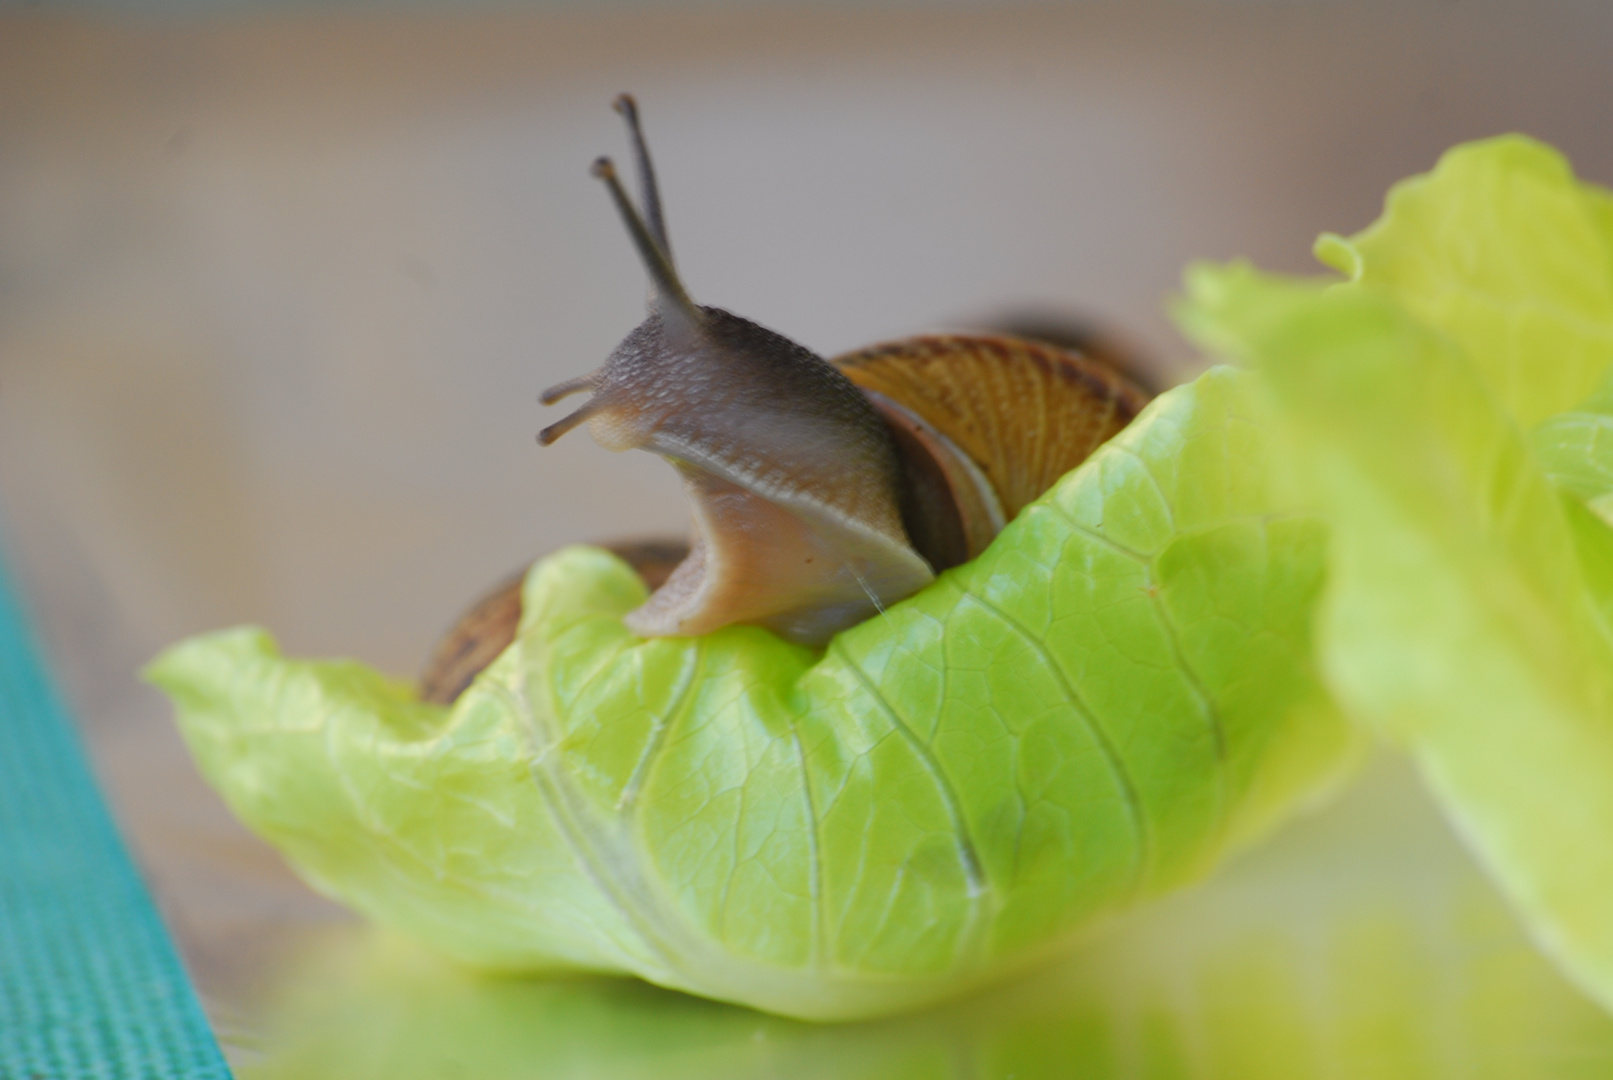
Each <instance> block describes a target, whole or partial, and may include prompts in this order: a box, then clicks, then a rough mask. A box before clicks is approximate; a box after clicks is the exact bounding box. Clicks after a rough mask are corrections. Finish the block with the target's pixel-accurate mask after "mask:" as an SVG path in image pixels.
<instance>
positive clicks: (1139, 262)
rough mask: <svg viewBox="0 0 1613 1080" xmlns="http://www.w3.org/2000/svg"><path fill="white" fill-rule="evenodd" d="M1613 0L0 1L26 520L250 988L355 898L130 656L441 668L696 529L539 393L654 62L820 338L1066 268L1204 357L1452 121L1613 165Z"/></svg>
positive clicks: (6, 352) (181, 915)
mask: <svg viewBox="0 0 1613 1080" xmlns="http://www.w3.org/2000/svg"><path fill="white" fill-rule="evenodd" d="M1610 52H1613V7H1610V6H1608V5H1603V4H1598V3H1594V2H1591V0H1586V2H1583V3H1569V2H1554V3H1531V4H1525V3H1513V4H1482V3H1476V2H1473V0H1451V2H1443V3H1419V4H1393V5H1390V4H1375V5H1345V4H1336V3H1323V2H1313V3H1253V2H1249V3H1232V2H1226V3H1213V2H1206V0H1200V2H1187V0H1183V2H1178V3H1149V4H1141V5H1128V4H1119V3H1114V4H1098V3H1094V4H1071V5H1064V6H1025V7H1020V6H1015V7H998V6H984V5H981V6H978V7H977V6H971V5H966V4H960V5H955V6H948V7H946V8H935V9H931V8H928V7H925V6H920V5H913V6H905V7H893V8H888V9H882V10H880V11H877V12H860V11H856V10H853V9H852V8H850V7H835V8H827V9H823V10H815V9H811V8H807V7H790V6H782V5H781V6H777V7H766V6H744V7H735V8H731V9H721V8H705V7H700V8H695V7H690V8H680V9H675V10H669V9H659V8H658V9H650V8H635V7H632V6H621V7H612V8H611V9H609V10H608V11H605V12H603V13H600V12H590V11H588V10H584V9H582V8H580V7H572V8H564V7H557V8H552V9H547V10H544V11H534V12H524V13H523V12H520V11H514V10H509V9H496V8H492V9H480V10H476V11H471V12H455V11H450V10H442V9H437V10H427V11H415V12H414V13H412V14H409V15H388V14H385V13H383V12H382V11H379V10H373V9H371V10H361V9H350V10H346V11H345V12H343V13H317V12H313V11H297V10H295V9H290V8H287V9H277V8H268V9H262V10H258V11H257V12H255V13H253V14H250V15H238V16H235V17H233V18H228V19H225V18H213V19H207V18H190V19H188V20H171V21H162V20H155V19H146V20H141V19H136V18H122V19H114V18H111V17H101V18H98V19H92V18H89V17H85V16H76V17H75V16H71V15H62V14H57V13H53V12H52V11H51V9H50V8H49V7H48V6H47V7H44V8H41V9H38V10H31V11H9V12H8V11H4V10H0V538H3V540H4V546H5V550H6V552H7V555H8V557H9V561H10V563H11V565H12V568H13V572H14V574H15V576H17V577H18V578H19V579H20V581H21V584H22V586H23V588H24V590H25V592H26V593H27V595H28V597H29V599H30V600H31V602H32V603H33V605H34V608H35V611H36V614H37V617H38V620H39V622H40V624H41V627H42V629H43V631H44V634H45V637H46V640H47V643H48V646H49V648H50V650H51V653H52V656H53V658H54V660H55V661H56V663H57V666H58V668H59V670H60V671H61V672H62V674H63V677H64V679H65V681H66V684H67V686H68V689H69V692H70V694H71V695H72V697H73V699H74V701H75V703H76V704H77V705H78V706H79V709H80V712H81V715H82V716H83V718H84V720H85V722H86V725H87V729H88V730H89V732H90V735H91V742H92V747H93V749H94V750H95V752H96V756H97V762H98V764H99V766H100V768H101V770H102V773H103V775H104V776H105V777H106V778H107V781H108V784H109V787H110V789H111V790H112V793H113V796H114V799H115V801H116V802H117V804H118V807H119V809H120V812H121V813H122V814H123V817H124V821H125V823H126V827H127V830H128V832H129V833H130V836H131V839H132V840H133V842H134V844H135V846H136V848H137V849H138V851H139V854H140V857H141V859H142V861H143V862H144V864H145V866H146V867H147V870H148V873H149V874H150V876H151V878H152V880H153V882H154V884H155V886H156V888H157V891H158V893H159V895H160V897H161V899H162V900H163V902H164V904H165V906H166V908H167V910H168V911H169V913H170V916H171V919H172V920H173V922H174V923H175V925H176V928H177V930H178V932H179V934H180V936H181V939H182V942H183V944H184V946H185V949H186V953H187V958H188V959H189V961H190V963H191V965H192V967H193V970H194V971H195V972H196V974H197V976H198V979H199V981H200V983H201V985H202V989H203V991H204V994H206V995H207V998H208V1002H209V1006H210V1008H211V1009H212V1010H213V1013H214V1015H215V1018H217V1019H219V1021H220V1023H221V1024H223V1025H224V1026H225V1027H226V1028H228V1026H229V1025H230V1024H231V1023H232V1022H234V1021H233V1019H232V1018H233V1016H234V1014H233V1013H232V1009H234V1008H235V1003H236V1002H237V1001H239V1000H240V999H241V995H242V994H243V993H244V988H245V987H247V986H248V985H249V984H250V983H251V982H252V981H253V978H254V975H255V973H256V972H257V971H258V970H260V968H261V966H262V964H263V963H264V961H265V958H266V957H267V956H268V954H270V953H272V952H273V951H274V949H275V948H276V947H277V942H279V941H280V940H281V938H282V936H283V935H284V934H285V933H286V932H287V928H288V927H295V926H297V925H299V924H302V923H307V922H319V921H322V920H325V919H329V918H335V917H337V916H336V915H335V914H334V911H333V909H331V908H330V907H328V906H327V905H324V904H323V903H322V902H319V901H316V900H314V899H313V898H312V897H311V896H309V894H307V893H306V892H305V891H303V890H302V889H301V888H300V886H297V885H296V884H295V883H294V882H293V881H291V879H290V878H289V876H288V875H287V874H286V873H285V872H284V871H283V870H282V869H281V868H280V867H279V864H278V863H277V862H276V861H275V860H274V859H273V857H272V856H269V855H267V854H266V853H265V851H264V850H263V849H261V848H260V847H258V846H256V845H255V844H254V843H252V842H251V841H250V840H249V838H247V837H245V836H244V834H243V833H241V832H240V831H239V830H238V829H237V828H236V827H235V826H234V825H233V824H232V823H231V822H230V821H229V819H228V818H227V817H226V816H225V815H224V812H223V810H222V808H221V807H220V806H219V805H218V803H217V802H216V801H215V800H214V799H213V798H212V797H211V795H210V794H208V793H207V792H206V791H205V790H204V789H203V788H202V787H201V785H200V782H199V781H198V780H197V779H196V778H195V777H194V774H193V773H192V771H191V770H190V767H189V764H188V762H187V761H186V760H185V758H184V756H183V753H182V751H181V750H180V748H179V747H178V744H177V740H176V739H175V737H174V736H173V734H172V733H171V731H170V729H169V726H168V717H167V712H166V709H165V707H164V706H163V704H162V702H161V701H160V700H159V699H158V698H157V696H156V695H155V694H154V693H153V692H152V691H149V690H147V689H146V688H144V687H143V686H141V685H140V684H138V683H137V682H136V680H135V678H134V671H135V669H136V667H137V666H138V665H139V664H140V663H141V662H143V661H144V660H145V659H147V658H149V657H150V656H151V655H152V653H153V652H155V651H156V650H157V649H159V648H160V647H161V646H162V645H163V644H165V643H166V642H168V641H171V640H173V639H174V638H176V637H178V636H181V635H183V634H187V633H193V632H196V631H201V630H206V629H210V628H214V627H219V626H222V625H227V624H232V623H238V622H245V621H252V622H260V623H263V624H265V625H268V626H270V627H272V628H273V629H274V630H275V632H276V633H277V634H278V635H279V636H280V638H281V640H282V643H283V644H284V645H285V647H286V648H287V650H288V651H291V652H298V653H314V654H331V653H342V654H349V655H355V656H358V657H360V658H362V659H365V660H368V661H371V662H373V663H376V664H379V665H381V666H383V667H385V668H388V669H391V670H394V671H398V672H403V673H407V672H409V671H412V670H413V669H414V668H415V667H416V666H417V665H418V664H419V662H420V661H421V659H422V658H423V657H424V655H425V653H426V651H427V649H428V648H429V646H430V644H431V642H432V640H433V638H434V637H435V635H436V634H437V633H438V632H439V631H440V630H441V629H442V628H443V627H444V626H445V625H446V624H447V623H448V622H449V621H450V620H451V619H452V618H453V617H454V615H455V614H456V612H457V610H458V609H459V608H460V607H461V606H462V605H463V604H464V603H465V602H467V601H468V600H470V599H471V598H472V597H473V596H474V595H475V594H476V593H477V592H478V591H479V590H481V589H483V588H485V587H486V586H487V585H488V584H490V583H491V582H493V581H494V580H496V579H497V578H499V577H500V576H501V575H503V574H505V573H507V572H509V571H510V570H512V569H514V568H516V567H518V566H520V565H522V564H523V563H524V562H525V561H527V560H528V559H530V558H531V557H532V556H534V555H536V554H538V553H541V552H543V551H544V550H546V549H549V548H552V547H554V546H557V545H559V544H562V543H565V542H568V541H572V540H578V539H587V538H607V537H617V536H623V535H631V534H634V533H640V532H657V531H659V532H665V531H668V530H671V531H678V530H681V528H682V525H683V513H684V511H683V507H682V502H681V496H680V494H679V491H678V488H677V485H676V484H675V483H674V482H673V478H672V476H671V474H670V473H669V471H668V470H667V469H666V467H665V466H664V465H662V464H661V463H660V462H658V461H656V460H654V459H653V458H651V457H649V456H648V455H611V454H607V453H606V452H604V451H602V450H600V449H599V448H598V447H596V446H595V445H593V444H592V443H591V441H590V440H589V439H588V438H587V437H586V436H585V435H581V434H578V435H573V436H571V437H570V438H568V439H566V440H564V441H562V442H561V443H559V444H558V445H557V446H555V447H553V448H550V449H547V450H540V449H539V448H538V447H537V446H536V445H535V444H534V441H533V435H534V433H535V432H536V431H537V430H538V428H539V427H541V426H543V425H544V424H545V423H548V422H550V421H551V420H552V419H553V418H555V417H556V416H558V415H559V410H544V409H541V408H540V407H539V406H538V405H537V404H536V396H537V393H538V392H539V390H541V389H542V388H543V387H545V386H547V385H549V384H550V383H552V382H555V381H558V380H559V379H561V378H563V377H566V376H570V375H574V374H578V373H581V372H583V371H586V370H589V369H591V368H593V367H594V366H596V365H597V364H598V363H599V362H600V361H601V360H602V359H603V358H604V357H605V356H606V354H607V353H608V352H609V351H610V349H611V348H612V347H613V346H614V344H615V343H616V341H617V340H619V339H620V338H621V337H622V336H623V335H624V334H625V333H626V332H627V331H628V330H629V329H631V328H632V327H633V326H634V325H635V324H636V323H637V322H638V320H639V319H640V318H641V317H642V302H643V295H644V285H643V278H642V274H641V271H640V270H639V268H638V266H637V264H636V262H635V259H634V256H633V253H632V250H631V247H630V245H629V243H628V241H627V238H626V237H625V235H624V234H623V231H622V229H621V227H620V225H619V223H618V221H617V219H616V217H615V214H614V212H613V211H612V210H611V208H610V206H609V204H608V201H607V199H606V196H605V194H604V193H603V192H602V191H601V190H600V189H599V185H598V184H597V182H595V181H593V180H591V179H590V178H589V177H588V174H587V165H588V163H589V162H590V161H591V160H592V159H593V158H594V157H595V156H596V155H598V154H600V153H611V154H613V155H615V156H617V157H618V158H623V157H625V145H626V144H625V139H624V137H623V134H622V132H621V129H620V125H619V121H618V119H617V118H616V117H615V115H614V114H612V112H611V111H610V109H609V101H610V99H611V97H612V95H614V94H615V93H616V92H617V91H620V90H632V91H634V92H635V93H636V94H637V95H638V98H639V101H640V103H641V106H642V109H643V113H644V116H645V120H646V123H647V125H648V131H649V137H650V141H651V144H652V146H653V148H654V150H655V153H656V156H657V161H658V166H659V171H660V176H661V180H662V185H663V190H664V192H665V196H666V199H667V214H668V221H669V227H670V231H671V234H672V241H673V244H674V247H675V249H676V251H677V254H678V258H679V262H680V266H681V268H682V270H683V273H684V277H685V279H686V281H687V283H688V285H689V288H690V290H691V292H692V293H693V294H694V295H695V297H696V298H697V299H698V300H700V301H701V302H704V303H711V304H716V305H719V306H723V307H728V308H731V309H732V310H734V311H736V312H739V313H741V314H743V315H746V316H748V317H750V318H753V319H755V320H757V321H759V322H762V323H764V324H766V325H768V326H771V327H773V328H775V329H777V330H780V331H782V332H784V333H786V334H789V335H791V336H793V337H795V338H797V339H798V340H800V341H802V342H804V343H806V344H808V345H810V346H812V347H813V348H815V349H817V350H818V351H820V352H823V353H834V352H837V351H840V350H844V349H847V348H851V347H853V346H857V345H860V344H865V343H868V342H871V341H873V340H876V339H880V338H885V337H891V336H897V335H902V334H905V333H910V332H915V331H920V330H926V329H934V328H938V327H947V326H966V325H971V324H978V323H980V322H982V321H984V320H988V319H991V318H993V317H995V316H999V315H1001V314H1003V313H1005V312H1010V311H1021V310H1026V309H1030V308H1035V309H1041V310H1048V311H1059V312H1067V313H1072V314H1079V315H1086V316H1090V317H1092V318H1095V319H1097V320H1099V321H1100V322H1101V323H1102V324H1104V325H1106V326H1109V327H1112V328H1114V329H1116V330H1118V331H1120V332H1123V333H1126V334H1129V335H1130V336H1131V337H1132V338H1134V339H1135V340H1137V341H1138V342H1140V343H1141V344H1142V345H1143V346H1145V347H1146V348H1147V349H1148V350H1149V352H1150V353H1151V355H1152V356H1153V357H1154V358H1155V360H1156V362H1157V364H1158V366H1159V368H1160V370H1166V371H1183V370H1189V369H1191V367H1192V366H1193V365H1194V364H1195V363H1197V362H1198V361H1196V360H1195V358H1194V357H1193V356H1192V355H1191V353H1190V352H1189V351H1188V350H1187V349H1186V347H1185V346H1184V345H1183V344H1182V343H1181V342H1180V340H1179V339H1177V338H1176V337H1175V335H1174V334H1173V332H1172V331H1171V329H1170V326H1169V323H1168V320H1167V318H1166V316H1165V314H1164V310H1165V306H1166V304H1167V301H1168V297H1169V296H1170V294H1171V292H1172V290H1173V289H1174V288H1175V285H1176V282H1177V281H1178V279H1179V274H1180V270H1181V267H1182V265H1183V264H1184V263H1185V262H1186V261H1188V260H1190V259H1193V258H1201V257H1208V258H1227V257H1232V256H1247V257H1250V258H1252V259H1254V260H1255V261H1257V262H1259V263H1260V264H1262V265H1265V266H1267V267H1271V268H1276V269H1282V270H1289V271H1298V272H1309V271H1310V269H1311V268H1312V265H1313V264H1312V262H1311V260H1310V257H1309V254H1308V252H1309V246H1310V242H1311V240H1312V238H1313V237H1314V236H1315V234H1316V233H1317V232H1319V231H1322V230H1324V229H1331V230H1337V231H1345V232H1349V231H1353V230H1355V229H1358V228H1360V227H1362V226H1364V225H1365V224H1367V223H1368V222H1369V221H1370V220H1371V219H1372V218H1373V217H1374V216H1375V214H1376V212H1377V209H1378V207H1379V205H1380V202H1381V198H1382V194H1383V191H1384V189H1385V188H1386V187H1387V186H1388V185H1389V184H1390V183H1391V182H1392V181H1394V180H1396V179H1398V178H1400V177H1402V176H1405V175H1408V174H1410V173H1413V172H1417V171H1421V170H1423V169H1426V168H1427V167H1429V166H1430V165H1431V164H1432V163H1433V161H1434V160H1435V158H1436V156H1437V155H1438V153H1439V151H1440V150H1441V149H1443V148H1444V147H1446V146H1448V145H1449V144H1451V143H1453V142H1456V141H1459V140H1463V139H1468V138H1473V137H1478V136H1483V135H1489V134H1495V133H1499V132H1503V131H1511V130H1522V131H1526V132H1529V133H1531V134H1533V135H1536V136H1539V137H1541V138H1543V139H1546V140H1548V141H1550V142H1553V143H1555V144H1556V145H1558V146H1559V147H1561V148H1562V149H1563V150H1565V151H1566V152H1567V153H1568V154H1569V155H1570V156H1571V157H1572V158H1573V159H1574V161H1575V163H1576V165H1577V167H1578V168H1579V170H1580V172H1581V174H1582V175H1584V176H1586V177H1588V178H1590V179H1593V180H1599V181H1601V182H1604V183H1607V182H1613V139H1610V137H1609V128H1608V120H1607V114H1608V103H1609V102H1610V101H1613V65H1610V64H1609V63H1608V57H1609V55H1610Z"/></svg>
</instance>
